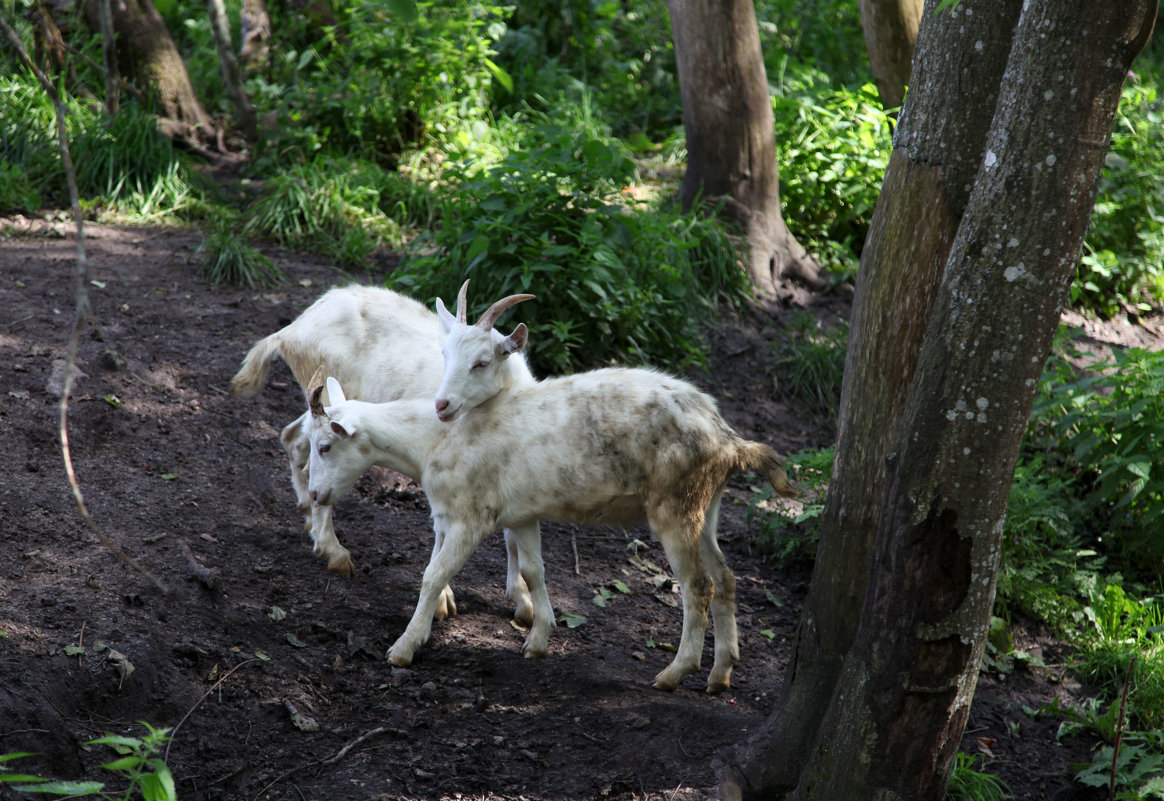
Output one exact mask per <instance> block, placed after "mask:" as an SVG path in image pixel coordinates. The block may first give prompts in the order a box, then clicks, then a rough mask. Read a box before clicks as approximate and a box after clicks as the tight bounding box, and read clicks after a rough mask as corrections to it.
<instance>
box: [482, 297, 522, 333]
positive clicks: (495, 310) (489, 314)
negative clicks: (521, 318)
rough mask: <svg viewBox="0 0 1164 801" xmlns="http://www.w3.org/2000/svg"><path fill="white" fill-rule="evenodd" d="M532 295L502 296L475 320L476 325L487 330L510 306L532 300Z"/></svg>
mask: <svg viewBox="0 0 1164 801" xmlns="http://www.w3.org/2000/svg"><path fill="white" fill-rule="evenodd" d="M534 297H535V296H534V295H510V296H509V297H507V298H502V299H501V300H499V301H497V302H496V303H494V304H493V305H492V306H490V307H489V310H488V311H486V312H485V313H484V314H482V315H481V319H480V320H478V321H477V327H478V328H483V329H485V330H486V331H488V330H489V329H490V328H492V327H493V324H494V323H495V322H497V318H498V317H500V316H501V315H502V314H504V313H505V310H506V309H508V308H509V307H510V306H514V305H516V304H518V303H521V302H522V301H523V300H533V299H534Z"/></svg>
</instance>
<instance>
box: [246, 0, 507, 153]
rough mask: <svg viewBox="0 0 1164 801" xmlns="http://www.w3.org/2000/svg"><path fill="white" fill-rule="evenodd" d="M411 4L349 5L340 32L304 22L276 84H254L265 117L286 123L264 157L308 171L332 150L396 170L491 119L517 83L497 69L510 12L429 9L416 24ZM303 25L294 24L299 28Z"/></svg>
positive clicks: (455, 6)
mask: <svg viewBox="0 0 1164 801" xmlns="http://www.w3.org/2000/svg"><path fill="white" fill-rule="evenodd" d="M405 5H407V4H401V3H397V2H392V0H362V1H361V2H357V3H341V4H336V10H337V12H338V14H339V18H338V21H337V24H336V25H334V26H325V27H323V28H322V29H320V28H318V27H314V28H313V27H311V24H310V23H308V22H307V21H305V20H304V21H302V22H299V24H300V25H301V26H303V30H302V31H301V33H300V35H299V36H298V41H299V44H300V47H299V48H298V49H294V48H293V49H289V50H284V51H281V52H279V53H278V54H277V58H276V59H275V70H274V75H273V76H272V77H271V78H269V79H262V80H257V81H255V82H254V90H255V98H256V105H257V106H258V107H259V110H260V112H264V111H268V110H269V111H275V112H277V113H278V114H279V116H280V118H281V119H280V121H281V123H282V124H281V125H280V127H279V135H278V136H277V137H274V138H273V139H272V140H271V141H270V142H267V143H265V145H264V151H263V154H264V158H271V159H273V160H275V161H276V162H277V163H283V162H284V160H285V159H286V157H287V156H288V155H290V154H294V155H295V156H296V157H297V158H298V159H299V160H300V161H303V162H305V161H307V160H309V159H311V158H312V157H313V155H314V154H315V152H316V151H318V150H324V151H327V152H331V153H336V154H351V155H357V156H359V157H361V158H364V159H367V160H369V161H374V162H376V163H379V164H382V165H386V166H395V165H396V164H397V161H398V159H399V157H400V155H401V153H402V152H404V151H405V150H407V149H409V148H413V147H417V146H424V145H439V144H441V143H444V142H447V141H449V140H450V139H451V138H453V137H454V136H455V135H456V134H457V133H458V132H460V131H462V130H464V129H465V128H468V127H470V126H472V125H473V124H474V123H482V124H483V123H484V121H485V120H487V110H488V108H489V96H490V93H491V92H492V90H493V86H494V83H495V82H497V83H500V84H501V85H502V86H503V87H504V86H505V85H506V84H510V80H509V77H508V75H506V74H505V72H504V71H503V70H501V69H500V68H499V67H498V66H497V65H496V64H495V63H494V61H493V60H492V56H493V55H494V52H493V48H494V43H495V41H496V39H497V38H498V37H499V36H500V35H501V34H502V33H503V32H504V29H505V26H504V23H503V19H504V10H503V8H502V7H501V6H498V5H495V4H492V3H488V2H477V0H456V2H449V3H421V4H419V5H420V6H421V8H420V13H419V15H418V16H417V17H416V18H414V19H409V18H408V16H409V15H407V14H402V13H401V12H402V10H403V6H405ZM272 11H273V12H274V11H275V9H272ZM292 17H299V15H298V12H293V13H292ZM299 19H301V17H299ZM297 21H298V20H297V19H295V18H293V19H288V20H285V22H286V23H287V24H288V27H291V28H293V27H294V25H295V24H296V22H297ZM273 22H274V20H273ZM321 31H322V35H323V40H322V41H320V39H319V36H320V32H321ZM294 38H295V37H294V34H292V41H294ZM353 98H359V102H353Z"/></svg>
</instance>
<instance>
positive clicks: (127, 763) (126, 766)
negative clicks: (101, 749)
mask: <svg viewBox="0 0 1164 801" xmlns="http://www.w3.org/2000/svg"><path fill="white" fill-rule="evenodd" d="M143 762H145V760H144V759H143V758H142V757H140V756H138V755H137V754H131V755H129V756H123V757H122V758H121V759H115V760H113V761H112V762H106V763H105V764H104V765H102V766H101V767H102V768H104V769H105V770H133V769H134V768H137V767H140V766H141V764H142V763H143Z"/></svg>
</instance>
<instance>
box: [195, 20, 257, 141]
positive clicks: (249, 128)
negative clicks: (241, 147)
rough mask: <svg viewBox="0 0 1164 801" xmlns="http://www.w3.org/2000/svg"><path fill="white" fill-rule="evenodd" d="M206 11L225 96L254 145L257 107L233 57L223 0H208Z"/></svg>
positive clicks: (239, 123)
mask: <svg viewBox="0 0 1164 801" xmlns="http://www.w3.org/2000/svg"><path fill="white" fill-rule="evenodd" d="M206 8H207V12H208V13H209V15H210V28H211V30H213V31H214V43H215V45H216V46H217V47H218V63H219V65H220V67H221V69H222V82H223V84H224V85H225V86H226V94H227V96H228V97H229V98H230V102H231V104H232V105H233V106H234V113H235V116H237V117H238V125H239V128H241V129H242V132H243V136H245V137H246V139H247V141H248V142H250V143H251V144H252V145H253V144H255V143H256V142H257V141H258V140H259V129H258V125H257V124H256V122H255V108H254V106H252V105H251V100H250V98H249V97H247V92H246V89H245V88H244V87H243V82H242V76H241V75H240V74H239V69H238V62H237V61H235V58H234V45H233V43H232V42H231V40H230V20H229V19H228V18H227V16H226V4H225V3H223V0H207V2H206Z"/></svg>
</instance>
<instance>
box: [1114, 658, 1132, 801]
mask: <svg viewBox="0 0 1164 801" xmlns="http://www.w3.org/2000/svg"><path fill="white" fill-rule="evenodd" d="M1136 658H1137V657H1136V656H1133V657H1132V660H1131V661H1130V662H1128V672H1127V673H1126V674H1124V691H1123V694H1122V695H1121V696H1120V719H1119V723H1117V724H1116V733H1115V746H1114V747H1113V748H1112V750H1111V780H1110V781H1109V782H1108V785H1107V797H1108V799H1111V800H1112V801H1114V799H1115V781H1116V765H1117V764H1118V762H1119V758H1120V743H1121V742H1122V741H1123V739H1124V712H1126V711H1127V708H1128V685H1129V684H1131V682H1132V668H1133V667H1135V664H1136Z"/></svg>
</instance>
